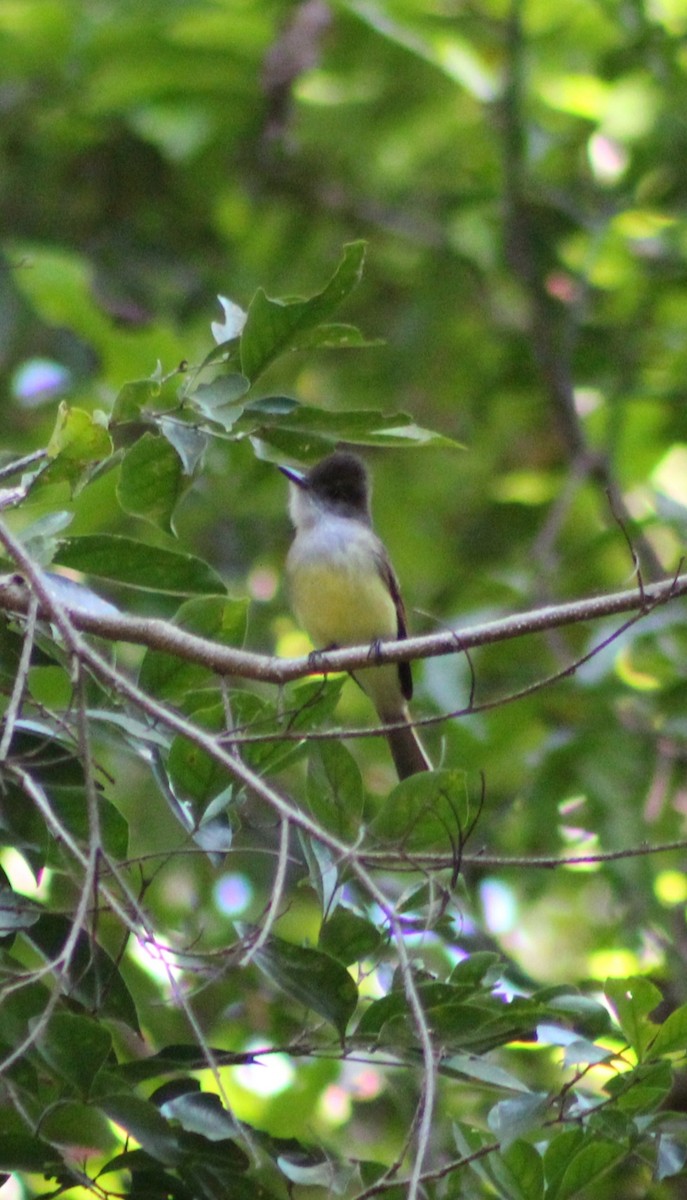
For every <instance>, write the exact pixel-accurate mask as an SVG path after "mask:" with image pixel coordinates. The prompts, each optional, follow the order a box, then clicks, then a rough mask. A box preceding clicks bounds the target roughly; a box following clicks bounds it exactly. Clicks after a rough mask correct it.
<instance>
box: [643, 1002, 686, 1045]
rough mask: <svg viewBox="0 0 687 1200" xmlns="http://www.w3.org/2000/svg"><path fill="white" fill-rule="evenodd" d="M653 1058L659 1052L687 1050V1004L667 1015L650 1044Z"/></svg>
mask: <svg viewBox="0 0 687 1200" xmlns="http://www.w3.org/2000/svg"><path fill="white" fill-rule="evenodd" d="M649 1050H650V1056H651V1058H655V1057H657V1056H658V1055H659V1054H674V1053H676V1052H679V1053H682V1054H684V1053H685V1051H686V1050H687V1004H682V1005H681V1006H680V1008H676V1009H675V1012H672V1013H671V1014H670V1016H669V1017H666V1019H665V1021H664V1022H663V1024H662V1025H661V1026H660V1028H659V1030H658V1033H657V1034H656V1036H655V1038H654V1040H653V1041H652V1042H651V1043H650V1045H649Z"/></svg>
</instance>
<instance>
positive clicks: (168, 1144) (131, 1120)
mask: <svg viewBox="0 0 687 1200" xmlns="http://www.w3.org/2000/svg"><path fill="white" fill-rule="evenodd" d="M98 1107H99V1108H102V1110H103V1112H105V1113H106V1114H107V1116H108V1117H109V1118H110V1120H111V1121H114V1122H115V1123H116V1124H117V1125H121V1126H122V1128H123V1129H125V1130H126V1131H127V1133H129V1134H130V1135H131V1137H134V1138H136V1141H137V1142H139V1143H140V1145H141V1146H142V1147H143V1149H144V1150H146V1151H147V1152H148V1154H151V1155H152V1156H153V1158H155V1159H157V1161H158V1162H162V1163H165V1164H167V1165H170V1166H173V1165H174V1164H175V1163H178V1162H179V1160H180V1158H181V1150H180V1147H179V1142H178V1140H177V1137H176V1134H175V1132H174V1130H173V1129H172V1128H171V1127H170V1125H169V1124H168V1122H167V1121H166V1120H165V1119H164V1117H163V1116H161V1114H160V1112H159V1111H158V1109H157V1108H156V1107H155V1105H154V1104H151V1103H150V1101H149V1100H143V1099H141V1097H140V1096H129V1095H127V1094H126V1093H124V1092H122V1093H118V1094H117V1095H116V1096H106V1097H101V1098H100V1099H99V1100H98Z"/></svg>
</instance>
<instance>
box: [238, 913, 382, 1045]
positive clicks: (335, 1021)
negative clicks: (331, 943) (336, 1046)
mask: <svg viewBox="0 0 687 1200" xmlns="http://www.w3.org/2000/svg"><path fill="white" fill-rule="evenodd" d="M240 931H241V932H243V934H244V935H245V932H247V931H246V929H245V927H241V930H240ZM254 961H255V962H256V964H257V965H258V966H259V967H260V969H261V971H263V973H264V974H265V975H266V976H267V978H268V979H270V980H271V981H272V983H274V984H276V986H277V987H279V988H281V989H282V991H284V992H286V994H287V995H288V996H290V997H291V998H292V999H293V1000H295V1001H296V1002H297V1003H298V1004H303V1005H305V1007H306V1008H309V1009H312V1010H313V1011H314V1012H316V1013H319V1014H320V1016H321V1017H324V1019H325V1020H326V1021H329V1022H330V1024H331V1025H333V1026H334V1028H335V1029H336V1030H337V1032H338V1033H339V1035H340V1037H342V1038H343V1037H344V1036H345V1033H346V1027H347V1025H348V1022H349V1021H350V1019H351V1017H352V1015H353V1013H354V1011H355V1008H356V1005H357V1003H358V989H357V988H356V986H355V984H354V982H353V980H352V979H351V976H350V975H349V973H348V971H347V970H346V969H345V967H342V965H341V963H340V962H337V960H336V959H335V958H332V957H331V956H330V955H329V954H323V952H322V951H321V950H312V949H310V948H309V947H307V946H294V945H293V944H292V943H291V942H285V941H283V940H282V939H281V938H276V937H271V938H269V939H268V941H267V942H266V943H265V944H264V945H263V946H261V947H260V949H259V950H258V951H257V953H256V954H255V959H254Z"/></svg>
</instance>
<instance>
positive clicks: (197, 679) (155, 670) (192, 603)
mask: <svg viewBox="0 0 687 1200" xmlns="http://www.w3.org/2000/svg"><path fill="white" fill-rule="evenodd" d="M247 621H248V603H247V601H245V600H230V599H228V598H227V597H226V596H202V597H197V598H194V599H193V600H187V601H186V602H185V603H184V604H182V605H181V607H180V608H179V610H178V611H177V613H176V614H175V616H174V624H175V625H178V626H179V628H180V629H185V630H187V631H188V632H189V633H194V634H196V635H197V636H198V637H203V638H208V639H209V640H211V641H213V642H218V643H219V644H220V645H222V646H236V647H240V646H242V645H243V642H244V640H245V636H246V625H247ZM216 679H217V677H216V675H215V673H214V672H213V671H211V670H210V669H209V668H208V667H203V666H201V665H199V664H197V663H190V662H184V660H183V659H181V658H178V657H177V656H175V655H173V654H165V653H164V651H162V650H148V651H147V653H146V655H145V657H144V659H143V662H142V663H141V669H140V672H139V677H138V682H139V684H140V686H141V687H142V688H143V690H144V691H146V692H148V693H150V694H152V695H153V696H157V697H159V698H160V699H166V700H173V699H174V700H175V699H183V697H184V696H185V695H187V694H188V693H189V692H192V691H196V690H198V689H200V688H203V687H207V686H209V685H210V684H212V683H213V682H214V683H216Z"/></svg>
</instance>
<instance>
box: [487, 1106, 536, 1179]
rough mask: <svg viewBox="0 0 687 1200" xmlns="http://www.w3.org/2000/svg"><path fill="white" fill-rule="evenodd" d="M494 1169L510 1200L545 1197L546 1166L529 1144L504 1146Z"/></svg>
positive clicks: (493, 1164)
mask: <svg viewBox="0 0 687 1200" xmlns="http://www.w3.org/2000/svg"><path fill="white" fill-rule="evenodd" d="M506 1103H507V1102H506ZM492 1168H493V1171H494V1175H495V1177H496V1179H497V1181H498V1182H499V1183H500V1184H501V1186H502V1187H503V1189H504V1194H505V1195H507V1196H508V1200H539V1198H540V1197H541V1196H543V1195H544V1164H543V1162H542V1158H541V1155H540V1154H538V1153H537V1151H536V1150H535V1148H534V1146H531V1145H530V1144H529V1142H524V1141H520V1140H516V1141H514V1142H512V1144H510V1145H508V1146H507V1147H505V1146H504V1147H503V1148H502V1151H501V1154H500V1155H499V1154H495V1155H494V1157H493V1160H492Z"/></svg>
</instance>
